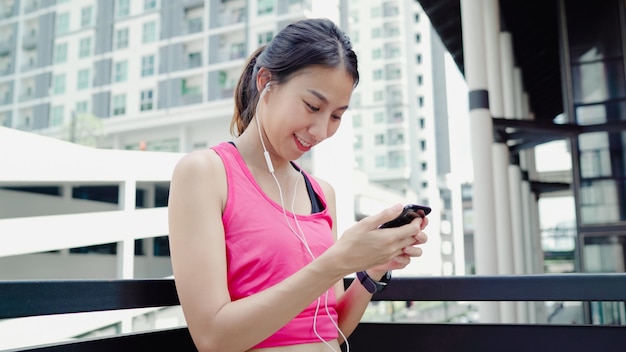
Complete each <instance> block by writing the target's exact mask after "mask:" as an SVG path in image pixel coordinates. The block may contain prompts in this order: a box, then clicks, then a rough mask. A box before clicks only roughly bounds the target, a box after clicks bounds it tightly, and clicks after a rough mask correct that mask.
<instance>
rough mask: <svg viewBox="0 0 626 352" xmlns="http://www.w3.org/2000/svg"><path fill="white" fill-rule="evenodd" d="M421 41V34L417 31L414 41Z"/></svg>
mask: <svg viewBox="0 0 626 352" xmlns="http://www.w3.org/2000/svg"><path fill="white" fill-rule="evenodd" d="M421 41H422V36H421V35H420V34H419V33H417V34H416V35H415V42H416V43H419V42H421Z"/></svg>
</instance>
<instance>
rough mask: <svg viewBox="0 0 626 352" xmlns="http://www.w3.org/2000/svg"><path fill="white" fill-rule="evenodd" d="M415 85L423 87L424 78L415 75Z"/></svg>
mask: <svg viewBox="0 0 626 352" xmlns="http://www.w3.org/2000/svg"><path fill="white" fill-rule="evenodd" d="M417 85H418V86H421V85H424V76H422V75H417Z"/></svg>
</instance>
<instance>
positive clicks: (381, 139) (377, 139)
mask: <svg viewBox="0 0 626 352" xmlns="http://www.w3.org/2000/svg"><path fill="white" fill-rule="evenodd" d="M383 144H385V135H384V134H377V135H375V136H374V145H383Z"/></svg>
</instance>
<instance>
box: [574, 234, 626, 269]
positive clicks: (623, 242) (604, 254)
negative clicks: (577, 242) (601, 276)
mask: <svg viewBox="0 0 626 352" xmlns="http://www.w3.org/2000/svg"><path fill="white" fill-rule="evenodd" d="M584 243H585V245H584V248H585V249H584V261H585V271H586V272H590V273H602V272H604V273H606V272H618V273H622V272H624V270H625V269H626V268H625V267H624V252H625V250H626V237H624V236H618V235H611V234H607V235H604V236H584Z"/></svg>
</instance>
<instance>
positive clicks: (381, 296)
mask: <svg viewBox="0 0 626 352" xmlns="http://www.w3.org/2000/svg"><path fill="white" fill-rule="evenodd" d="M351 281H352V279H349V278H346V279H345V284H346V285H347V284H349V283H350V282H351ZM624 292H626V274H623V273H620V274H542V275H520V276H463V277H420V278H395V279H394V280H393V281H392V282H391V284H390V285H389V287H388V289H387V290H385V291H384V292H381V293H378V294H376V295H375V296H374V297H373V300H374V301H402V302H412V301H426V302H432V301H469V302H497V301H517V302H522V301H530V302H532V301H557V302H562V301H582V302H596V301H603V302H623V300H624V294H623V293H624ZM146 293H149V294H146ZM178 304H179V301H178V297H177V294H176V288H175V284H174V281H173V280H172V279H125V280H85V281H78V280H71V281H64V280H54V281H0V319H10V318H20V317H33V316H48V315H55V314H65V313H78V312H96V311H116V310H124V309H132V308H148V307H171V306H177V305H178ZM622 304H623V303H622ZM348 342H349V344H350V350H351V351H438V352H448V351H450V352H451V351H455V352H456V351H533V352H540V351H546V352H547V351H621V350H622V349H623V346H624V344H626V326H624V325H612V326H608V325H592V324H578V325H574V324H572V325H568V324H532V323H517V324H516V323H470V324H458V323H446V322H444V323H396V322H390V323H377V322H362V323H360V324H359V326H358V327H357V328H356V330H355V331H354V333H353V334H352V335H351V336H350V338H349V339H348ZM138 349H140V350H176V351H186V350H189V351H194V350H196V349H195V347H194V345H193V342H192V340H191V337H190V335H189V332H188V331H187V329H186V328H185V327H182V328H170V329H159V330H151V331H145V332H140V333H126V334H118V335H113V336H106V337H96V338H86V339H82V340H81V339H78V340H73V341H64V342H57V343H53V344H46V345H41V346H31V347H27V348H24V349H20V350H21V351H64V350H72V351H132V350H138Z"/></svg>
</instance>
